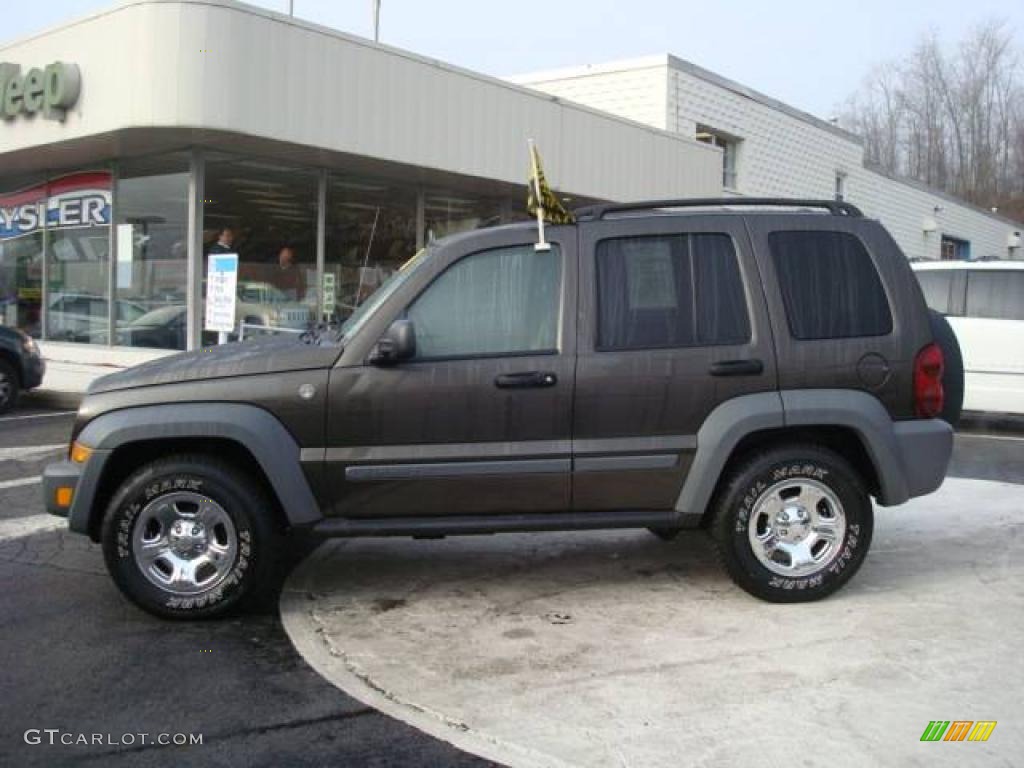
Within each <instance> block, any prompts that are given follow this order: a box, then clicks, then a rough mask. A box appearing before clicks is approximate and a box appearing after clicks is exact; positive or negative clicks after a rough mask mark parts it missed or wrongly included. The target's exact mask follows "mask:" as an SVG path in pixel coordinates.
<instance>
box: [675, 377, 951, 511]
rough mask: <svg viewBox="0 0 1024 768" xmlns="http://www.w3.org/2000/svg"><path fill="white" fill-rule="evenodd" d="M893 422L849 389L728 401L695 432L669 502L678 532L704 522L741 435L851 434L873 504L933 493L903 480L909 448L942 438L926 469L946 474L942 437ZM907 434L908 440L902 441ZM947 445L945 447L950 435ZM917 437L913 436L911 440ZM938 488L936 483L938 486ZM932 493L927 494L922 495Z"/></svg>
mask: <svg viewBox="0 0 1024 768" xmlns="http://www.w3.org/2000/svg"><path fill="white" fill-rule="evenodd" d="M899 424H900V427H897V426H896V424H895V423H894V422H893V421H892V419H891V418H890V416H889V413H888V411H886V410H885V407H884V406H883V405H882V404H881V402H879V401H878V399H877V398H875V397H874V396H873V395H870V394H868V393H867V392H861V391H858V390H852V389H804V390H782V391H780V392H762V393H759V394H755V395H742V396H740V397H736V398H733V399H732V400H727V401H726V402H724V403H722V404H721V405H719V406H718V407H717V408H715V409H714V410H713V411H712V412H711V413H710V414H709V415H708V417H707V419H705V421H704V424H703V425H701V428H700V430H699V431H698V432H697V452H696V454H695V455H694V459H693V463H692V464H691V466H690V471H689V473H688V474H687V476H686V481H685V482H684V483H683V487H682V489H681V490H680V492H679V498H678V500H677V501H676V506H675V509H676V512H677V513H678V514H679V520H680V524H681V525H683V526H689V525H696V524H697V523H698V522H699V521H700V520H701V518H702V517H703V516H704V512H705V510H706V509H707V506H708V503H709V502H710V500H711V494H712V493H714V490H715V487H716V486H717V484H718V481H719V478H720V477H721V475H722V471H723V469H724V468H725V465H726V462H727V461H728V460H729V457H730V456H731V455H732V452H733V451H734V450H735V448H736V446H737V445H738V444H739V442H740V440H742V439H743V438H744V437H746V436H747V435H749V434H751V433H753V432H758V431H760V430H765V429H777V428H780V427H820V426H838V427H847V428H849V429H851V430H852V431H853V432H854V433H855V434H856V435H857V436H858V437H859V439H860V441H861V444H862V445H863V447H864V449H865V451H866V452H867V454H868V458H869V459H870V460H871V463H872V464H873V465H874V469H875V473H876V475H877V477H878V480H879V486H880V497H879V499H878V501H879V503H880V504H881V505H883V506H891V505H894V504H902V503H903V502H905V501H906V500H907V499H909V498H910V497H911V496H912V495H918V494H919V493H923V492H929V491H930V490H934V487H937V485H935V483H936V480H935V478H933V477H931V476H930V475H934V474H935V473H934V472H932V473H925V474H926V475H928V476H926V477H923V478H921V479H918V478H916V476H915V477H910V475H916V474H917V473H914V472H910V473H909V475H908V468H907V466H906V463H907V461H906V460H907V459H908V458H910V456H908V454H909V453H910V450H909V448H910V441H911V440H914V441H915V450H918V451H920V450H921V448H922V445H923V444H924V443H925V440H926V439H927V438H928V436H929V435H934V436H937V437H938V438H941V439H939V440H938V441H937V443H936V446H937V448H936V452H937V453H939V454H941V453H943V452H946V453H947V456H946V458H945V459H943V458H942V457H941V456H937V457H935V460H934V461H929V462H928V463H929V464H930V465H934V466H939V467H941V470H942V472H940V473H939V474H942V473H944V471H945V461H947V460H948V450H947V447H946V444H947V436H946V435H945V434H941V435H939V434H937V432H936V430H935V428H934V422H932V421H926V422H907V423H906V424H904V423H902V422H900V423H899ZM904 432H905V433H907V434H904ZM949 432H950V435H949V436H948V443H950V444H951V441H952V437H951V430H949ZM918 433H920V434H918ZM937 482H941V478H939V479H938V481H937ZM929 486H934V487H929Z"/></svg>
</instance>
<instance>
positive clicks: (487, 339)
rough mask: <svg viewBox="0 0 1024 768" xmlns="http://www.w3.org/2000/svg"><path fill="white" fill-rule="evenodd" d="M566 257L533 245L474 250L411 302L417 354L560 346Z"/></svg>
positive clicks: (545, 349)
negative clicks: (563, 267) (564, 261)
mask: <svg viewBox="0 0 1024 768" xmlns="http://www.w3.org/2000/svg"><path fill="white" fill-rule="evenodd" d="M561 284H562V257H561V254H560V252H559V250H558V248H557V247H556V246H552V249H551V251H549V252H537V251H535V250H534V248H533V244H532V243H531V244H530V245H519V246H513V247H511V248H497V249H494V250H490V251H482V252H480V253H475V254H473V255H472V256H468V257H466V258H464V259H462V260H461V261H458V262H456V263H455V264H454V265H452V266H451V267H449V268H448V269H447V270H445V271H444V272H443V273H442V274H441V276H440V277H438V278H437V279H436V280H434V282H433V283H431V284H430V287H428V288H427V290H426V291H424V292H423V293H422V294H421V295H420V297H419V298H418V299H416V301H415V302H413V304H412V305H411V306H410V307H409V311H408V317H409V319H410V320H412V321H413V325H414V326H415V329H416V351H417V357H420V358H436V357H468V356H478V355H487V356H494V355H502V354H511V353H517V352H549V351H554V350H556V349H557V348H558V314H559V313H558V308H559V295H560V291H561Z"/></svg>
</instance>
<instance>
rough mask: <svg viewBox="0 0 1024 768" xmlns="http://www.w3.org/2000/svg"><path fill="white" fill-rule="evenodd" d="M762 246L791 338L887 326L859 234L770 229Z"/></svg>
mask: <svg viewBox="0 0 1024 768" xmlns="http://www.w3.org/2000/svg"><path fill="white" fill-rule="evenodd" d="M768 246H769V249H770V251H771V255H772V260H773V262H774V264H775V271H776V273H777V274H778V276H779V287H780V288H781V289H782V301H783V304H785V307H786V319H787V322H788V323H789V331H790V333H792V334H793V336H794V338H797V339H844V338H849V337H852V336H885V335H887V334H889V333H891V332H892V313H891V312H890V310H889V302H888V300H887V299H886V297H885V290H883V288H882V281H881V280H880V279H879V277H878V272H877V271H876V270H875V265H874V262H873V261H872V260H871V256H870V254H868V252H867V249H866V248H865V247H864V245H863V243H861V241H860V240H859V239H857V238H856V237H854V236H853V235H851V234H848V233H846V232H825V231H793V232H772V233H771V234H770V235H769V236H768Z"/></svg>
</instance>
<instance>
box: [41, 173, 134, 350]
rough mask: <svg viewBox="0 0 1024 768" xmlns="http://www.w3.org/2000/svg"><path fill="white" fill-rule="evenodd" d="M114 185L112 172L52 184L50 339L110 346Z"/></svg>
mask: <svg viewBox="0 0 1024 768" xmlns="http://www.w3.org/2000/svg"><path fill="white" fill-rule="evenodd" d="M110 186H111V174H110V172H109V171H83V172H78V173H70V174H67V175H64V176H60V177H56V178H51V179H50V180H49V181H48V182H47V184H46V198H45V211H46V229H47V231H46V260H47V286H48V296H47V300H46V301H47V307H46V311H47V325H46V329H47V330H46V338H47V339H52V340H54V341H74V342H82V343H88V344H108V343H109V342H110V333H109V331H110V329H109V313H110V304H109V298H110V297H109V295H108V290H107V289H108V279H109V271H108V270H109V267H110ZM118 311H119V312H120V310H118ZM125 311H134V312H136V313H138V314H141V311H140V310H139V309H138V308H135V309H134V310H128V309H126V310H125Z"/></svg>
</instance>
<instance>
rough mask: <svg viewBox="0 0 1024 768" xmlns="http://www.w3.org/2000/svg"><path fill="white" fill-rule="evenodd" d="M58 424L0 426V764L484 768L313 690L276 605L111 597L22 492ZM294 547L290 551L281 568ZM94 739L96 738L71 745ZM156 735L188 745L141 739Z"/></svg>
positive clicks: (91, 563) (35, 418) (95, 566)
mask: <svg viewBox="0 0 1024 768" xmlns="http://www.w3.org/2000/svg"><path fill="white" fill-rule="evenodd" d="M72 417H73V415H72V414H70V413H63V414H61V413H54V412H45V411H39V410H19V411H17V412H15V413H14V414H12V415H9V416H6V417H0V617H2V619H0V765H3V766H12V767H13V766H32V765H40V766H53V765H64V764H79V763H81V764H85V765H99V766H104V768H106V766H115V767H116V766H164V765H167V766H180V765H211V766H220V765H223V766H239V765H247V766H250V765H251V766H263V765H266V766H307V765H308V766H314V765H316V766H322V765H330V766H406V765H408V766H413V765H415V766H483V765H489V763H487V762H485V761H483V760H480V759H478V758H475V757H473V756H470V755H468V754H466V753H463V752H460V751H458V750H456V749H455V748H454V747H451V746H449V745H448V744H446V743H444V742H442V741H438V740H435V739H433V738H430V737H429V736H426V735H424V734H423V733H421V732H420V731H418V730H416V729H414V728H412V727H410V726H407V725H404V724H402V723H400V722H398V721H396V720H392V719H391V718H389V717H386V716H384V715H382V714H380V713H379V712H377V711H376V710H374V709H371V708H369V707H367V706H365V705H363V704H361V703H359V702H358V701H356V700H355V699H352V698H351V697H349V696H347V695H345V694H344V693H342V692H341V691H339V690H338V689H336V688H334V687H333V686H332V685H330V684H329V683H327V682H326V681H324V680H323V679H322V678H321V677H320V676H319V675H318V674H317V673H316V672H314V671H313V670H312V669H311V668H310V667H309V666H308V665H307V664H306V663H305V662H304V661H303V660H302V658H301V657H300V656H299V655H298V654H297V653H296V652H295V650H294V649H293V648H292V646H291V643H290V642H289V640H288V638H287V637H286V635H285V633H284V631H283V629H282V628H281V624H280V619H279V616H278V611H277V595H276V594H268V595H267V597H266V600H264V601H261V604H260V605H258V606H255V607H254V608H253V610H251V611H250V612H248V613H246V614H244V615H241V616H238V617H236V618H233V619H230V620H226V621H205V622H195V623H169V622H166V621H161V620H159V619H155V618H152V617H150V616H148V615H147V614H145V613H143V612H141V611H140V610H138V609H137V608H135V607H134V606H132V605H130V604H129V603H128V602H127V601H125V600H124V599H123V598H122V597H121V596H120V594H119V593H118V592H117V590H116V589H115V587H114V585H113V583H112V582H111V581H110V579H109V577H108V576H107V574H106V571H105V569H104V566H103V559H102V555H101V553H100V549H99V547H98V546H97V545H95V544H93V543H92V542H90V541H89V540H88V539H86V538H85V537H82V536H78V535H72V534H68V533H66V532H65V531H63V530H61V529H60V528H56V529H55V528H54V527H53V525H54V523H56V524H58V525H60V523H61V521H60V520H58V519H57V518H50V517H49V516H44V511H43V508H42V502H41V500H40V497H39V494H40V486H39V484H38V483H37V482H33V478H37V477H38V476H39V474H40V473H41V472H42V469H43V467H44V466H45V465H46V464H47V463H48V462H50V461H54V460H56V459H58V458H59V456H60V452H61V451H62V450H64V446H65V444H66V441H67V437H68V433H69V430H70V426H71V420H72ZM32 531H35V532H32ZM22 533H27V535H18V534H22ZM308 549H309V547H308V546H304V545H302V544H301V543H300V544H296V545H293V550H294V551H292V552H290V553H289V558H288V560H289V561H290V562H292V563H294V562H297V561H298V560H301V558H302V556H303V555H304V554H305V553H306V552H307V551H308ZM285 570H286V569H285ZM283 576H284V573H282V578H283ZM48 729H49V730H51V731H52V730H53V729H59V733H52V734H51V733H48V732H47V730H48ZM26 732H29V734H28V739H29V740H31V741H39V742H40V743H36V744H29V743H26ZM94 734H98V735H100V736H101V737H102V738H101V741H102V742H103V743H99V744H95V743H86V744H82V743H80V742H81V741H82V740H83V737H84V739H85V741H87V742H92V741H93V738H94ZM126 734H131V735H132V736H131V738H130V739H129V738H125V735H126ZM142 734H145V736H142ZM162 734H167V735H168V737H167V740H173V739H174V738H175V737H176V736H177V734H184V735H185V737H186V738H192V737H193V736H195V735H201V736H202V744H194V745H188V744H186V745H184V746H176V745H174V744H170V745H166V746H164V745H158V744H153V743H149V742H152V741H156V740H158V739H161V738H163V737H162V736H161V735H162ZM51 738H52V740H53V741H54V742H55V743H54V744H52V745H51V744H50V743H49V741H50V740H51ZM62 740H63V741H65V742H68V741H70V742H72V743H70V744H62V743H60V742H61V741H62ZM143 740H145V742H146V743H143ZM129 741H131V742H132V743H125V742H129Z"/></svg>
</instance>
